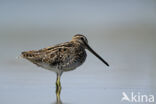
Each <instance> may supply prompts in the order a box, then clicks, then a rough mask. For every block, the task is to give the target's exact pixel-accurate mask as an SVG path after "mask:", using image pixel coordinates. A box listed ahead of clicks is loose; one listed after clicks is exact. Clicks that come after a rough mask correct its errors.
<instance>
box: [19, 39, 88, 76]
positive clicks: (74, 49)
mask: <svg viewBox="0 0 156 104" xmlns="http://www.w3.org/2000/svg"><path fill="white" fill-rule="evenodd" d="M86 56H87V54H86V51H85V49H84V47H82V46H81V44H79V43H77V42H74V41H71V42H66V43H63V44H58V45H56V46H53V47H48V48H44V49H40V50H37V51H35V50H32V51H27V52H22V57H24V58H26V59H28V60H29V61H31V62H32V63H34V64H36V65H37V66H40V67H43V68H45V69H48V70H52V71H55V72H57V73H62V72H63V71H70V70H73V69H75V68H76V67H78V66H80V65H81V64H82V63H83V62H84V61H85V59H86Z"/></svg>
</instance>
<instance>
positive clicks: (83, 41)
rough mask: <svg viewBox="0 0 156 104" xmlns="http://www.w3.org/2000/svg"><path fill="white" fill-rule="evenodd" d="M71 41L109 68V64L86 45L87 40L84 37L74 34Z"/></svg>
mask: <svg viewBox="0 0 156 104" xmlns="http://www.w3.org/2000/svg"><path fill="white" fill-rule="evenodd" d="M72 41H75V42H78V43H80V44H81V45H82V46H83V47H84V48H85V49H88V50H89V51H90V52H91V53H92V54H94V55H95V56H96V57H97V58H98V59H100V60H101V61H102V62H103V63H104V64H106V65H107V66H109V64H108V63H107V62H106V61H105V60H104V59H103V58H102V57H100V56H99V55H98V54H97V53H96V52H95V51H94V50H93V49H92V48H91V47H90V46H89V44H88V40H87V38H86V37H85V36H84V35H81V34H76V35H74V36H73V38H72Z"/></svg>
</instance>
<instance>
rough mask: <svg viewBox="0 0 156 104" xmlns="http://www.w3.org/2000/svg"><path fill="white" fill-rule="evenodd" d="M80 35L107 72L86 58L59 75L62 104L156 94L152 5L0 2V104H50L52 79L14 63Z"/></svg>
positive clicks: (124, 0)
mask: <svg viewBox="0 0 156 104" xmlns="http://www.w3.org/2000/svg"><path fill="white" fill-rule="evenodd" d="M77 33H80V34H84V35H85V36H86V37H87V39H88V41H89V44H90V46H91V47H92V48H93V49H94V50H95V51H96V52H97V53H99V54H100V55H101V56H102V57H103V58H104V59H105V60H107V61H108V63H109V64H110V67H109V68H108V67H106V66H105V65H104V64H103V63H102V62H100V61H99V60H98V59H97V58H96V57H95V56H93V55H92V54H91V53H89V52H88V51H87V53H88V57H87V60H86V62H85V63H84V64H83V65H82V66H81V67H79V68H77V70H75V71H71V72H68V73H64V74H63V77H62V86H63V90H62V93H61V98H62V101H63V102H65V103H70V104H73V103H75V104H76V103H77V104H95V103H98V104H104V103H109V104H115V103H116V104H120V103H122V102H121V101H120V100H121V97H122V92H123V91H127V92H131V91H133V92H136V93H137V92H141V93H142V94H149V93H150V94H156V82H155V79H156V1H155V0H116V1H115V0H103V1H102V0H90V1H89V0H84V1H81V0H80V1H78V0H77V1H72V0H71V1H63V0H58V1H56V0H45V1H42V0H38V1H37V0H34V1H31V0H28V1H24V0H19V1H18V0H17V1H16V0H13V1H3V0H1V1H0V47H1V52H0V53H1V54H0V59H1V60H0V103H1V104H10V103H16V104H19V103H29V104H36V103H37V104H41V103H42V104H43V103H48V104H51V103H53V102H55V77H56V76H55V74H54V73H52V72H50V71H47V70H44V69H41V68H38V67H36V66H35V65H33V64H31V63H30V62H28V61H26V60H22V59H17V57H18V56H19V55H20V53H21V52H22V51H27V50H32V49H41V48H44V47H48V46H52V45H55V44H58V43H62V42H66V41H69V40H71V38H72V36H73V35H75V34H77ZM112 98H113V99H114V100H112Z"/></svg>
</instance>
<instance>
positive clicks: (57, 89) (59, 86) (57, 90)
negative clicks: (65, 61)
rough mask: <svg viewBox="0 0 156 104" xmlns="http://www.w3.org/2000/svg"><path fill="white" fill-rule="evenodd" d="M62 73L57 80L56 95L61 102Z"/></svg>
mask: <svg viewBox="0 0 156 104" xmlns="http://www.w3.org/2000/svg"><path fill="white" fill-rule="evenodd" d="M60 77H61V76H60V75H59V74H57V80H56V97H57V102H58V103H59V102H60V101H61V100H60V93H61V83H60Z"/></svg>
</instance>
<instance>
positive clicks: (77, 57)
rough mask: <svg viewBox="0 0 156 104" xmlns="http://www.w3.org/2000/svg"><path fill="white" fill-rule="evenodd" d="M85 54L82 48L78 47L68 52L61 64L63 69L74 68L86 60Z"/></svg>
mask: <svg viewBox="0 0 156 104" xmlns="http://www.w3.org/2000/svg"><path fill="white" fill-rule="evenodd" d="M86 57H87V54H86V51H85V50H84V49H83V48H78V49H75V50H74V51H72V52H71V53H70V54H69V57H68V58H67V59H66V61H64V62H63V64H62V65H61V67H62V69H63V70H64V71H70V70H74V69H76V68H77V67H79V66H80V65H82V64H83V63H84V62H85V60H86Z"/></svg>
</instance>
